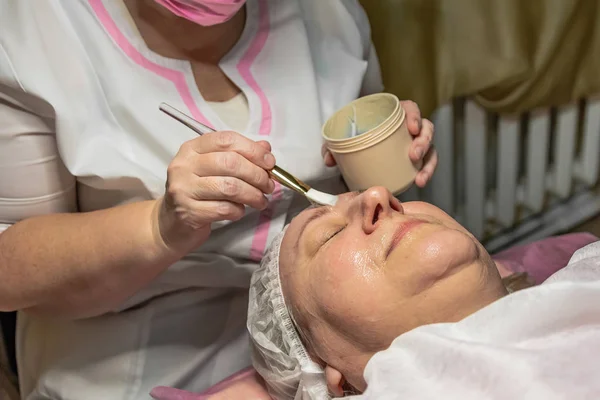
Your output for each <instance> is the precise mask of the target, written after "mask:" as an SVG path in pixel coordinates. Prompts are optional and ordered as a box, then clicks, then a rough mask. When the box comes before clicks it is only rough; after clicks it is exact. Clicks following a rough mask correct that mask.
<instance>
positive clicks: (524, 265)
mask: <svg viewBox="0 0 600 400" xmlns="http://www.w3.org/2000/svg"><path fill="white" fill-rule="evenodd" d="M596 241H598V238H597V237H596V236H594V235H592V234H590V233H570V234H567V235H562V236H555V237H550V238H547V239H543V240H540V241H537V242H534V243H531V244H528V245H523V246H517V247H512V248H510V249H508V250H505V251H502V252H500V253H498V254H496V255H494V257H493V258H494V261H499V262H501V263H502V264H503V266H505V267H506V268H507V269H509V270H511V271H512V272H527V274H528V275H529V276H530V277H531V278H532V279H533V280H534V281H535V283H536V284H540V283H542V282H544V281H545V280H546V279H548V278H549V277H550V275H552V274H554V273H555V272H556V271H558V270H559V269H561V268H563V267H564V266H566V265H567V264H568V263H569V260H570V259H571V256H572V255H573V253H575V251H577V250H578V249H580V248H582V247H584V246H586V245H588V244H590V243H593V242H596Z"/></svg>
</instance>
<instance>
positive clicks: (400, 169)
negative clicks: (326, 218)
mask: <svg viewBox="0 0 600 400" xmlns="http://www.w3.org/2000/svg"><path fill="white" fill-rule="evenodd" d="M405 119H406V118H405V112H404V109H403V108H402V107H401V106H400V100H399V99H398V98H397V97H396V96H394V95H392V94H389V93H378V94H374V95H370V96H366V97H362V98H360V99H358V100H355V101H353V102H352V103H350V104H348V105H347V106H345V107H343V108H342V109H341V110H339V111H337V112H336V113H335V114H334V115H333V116H332V117H331V118H329V120H327V122H326V123H325V125H323V131H322V134H323V138H324V139H325V142H326V145H327V148H328V149H329V151H331V153H332V154H333V157H334V158H335V160H336V162H337V165H338V167H339V168H340V171H341V173H342V176H343V177H344V180H345V181H346V184H347V185H348V188H349V189H350V190H352V191H355V190H364V189H368V188H370V187H372V186H384V187H386V188H387V189H388V190H389V191H390V192H392V193H393V194H394V195H398V194H400V193H402V192H403V191H405V190H406V189H408V188H409V187H410V186H411V185H412V183H413V182H414V180H415V176H416V175H417V172H418V171H419V169H420V168H421V163H418V164H414V163H413V162H412V161H411V160H410V158H409V156H408V152H409V149H410V146H411V143H412V136H411V135H410V133H409V132H408V129H407V127H406V121H405ZM353 132H354V133H356V135H354V136H353Z"/></svg>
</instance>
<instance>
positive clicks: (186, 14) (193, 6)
mask: <svg viewBox="0 0 600 400" xmlns="http://www.w3.org/2000/svg"><path fill="white" fill-rule="evenodd" d="M155 1H156V2H157V3H158V4H160V5H162V6H163V7H165V8H166V9H168V10H169V11H171V12H172V13H173V14H175V15H178V16H180V17H183V18H185V19H187V20H190V21H192V22H195V23H197V24H198V25H202V26H211V25H218V24H222V23H223V22H225V21H228V20H230V19H231V18H232V17H233V16H234V15H235V14H236V13H237V12H238V11H239V10H240V8H242V6H243V5H244V3H246V0H155Z"/></svg>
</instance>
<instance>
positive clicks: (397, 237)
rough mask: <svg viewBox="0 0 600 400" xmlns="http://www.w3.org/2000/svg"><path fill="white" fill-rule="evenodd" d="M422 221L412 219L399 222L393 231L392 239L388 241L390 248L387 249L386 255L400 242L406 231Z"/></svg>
mask: <svg viewBox="0 0 600 400" xmlns="http://www.w3.org/2000/svg"><path fill="white" fill-rule="evenodd" d="M422 223H423V221H419V220H417V219H413V220H410V221H406V222H403V223H401V224H399V225H398V227H397V229H396V232H394V235H393V236H392V241H391V243H390V248H389V249H388V253H387V255H388V256H389V255H390V253H391V252H392V251H394V249H395V248H396V247H397V246H398V244H400V242H401V241H402V239H403V238H404V237H405V236H406V234H407V233H408V232H410V231H411V230H412V229H414V228H415V227H416V226H418V225H421V224H422Z"/></svg>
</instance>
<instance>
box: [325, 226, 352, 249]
mask: <svg viewBox="0 0 600 400" xmlns="http://www.w3.org/2000/svg"><path fill="white" fill-rule="evenodd" d="M345 228H346V227H345V226H343V227H341V228H339V229H337V230H336V231H334V232H333V234H330V235H327V236H326V237H327V239H326V240H325V241H324V242H323V244H322V245H321V247H322V246H324V245H326V244H327V242H329V241H330V240H331V239H333V238H334V237H335V236H336V235H337V234H338V233H341V232H342V231H343V230H344V229H345Z"/></svg>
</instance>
